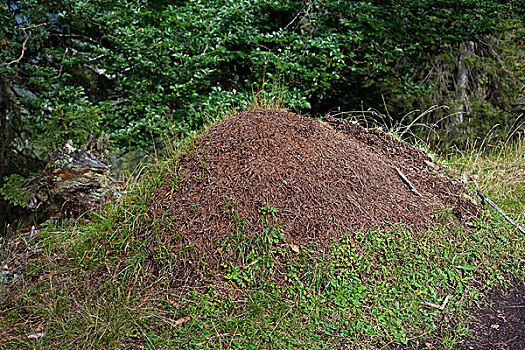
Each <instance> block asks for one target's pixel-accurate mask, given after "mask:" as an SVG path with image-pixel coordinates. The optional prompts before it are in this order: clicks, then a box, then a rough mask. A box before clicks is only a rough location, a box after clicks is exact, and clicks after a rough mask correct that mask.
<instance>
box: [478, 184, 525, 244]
mask: <svg viewBox="0 0 525 350" xmlns="http://www.w3.org/2000/svg"><path fill="white" fill-rule="evenodd" d="M472 182H474V186H476V191H477V192H478V195H479V197H480V198H481V199H482V200H483V201H485V202H487V203H488V204H489V205H490V206H491V207H492V208H494V209H496V210H497V211H498V212H499V213H500V214H501V215H502V216H503V217H504V218H505V219H507V220H508V221H509V222H510V223H511V224H513V225H514V226H516V228H517V229H518V231H520V232H521V233H523V234H524V235H525V229H524V228H523V227H522V226H521V225H520V224H518V223H517V222H516V221H514V220H512V218H511V217H510V216H508V215H507V214H506V213H505V212H504V211H503V210H502V209H501V208H500V207H499V206H498V205H497V204H496V203H494V202H493V201H492V200H490V198H488V197H487V196H485V194H484V193H483V192H482V191H481V189H480V188H479V186H478V183H477V182H476V180H474V179H472Z"/></svg>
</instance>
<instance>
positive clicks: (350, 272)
mask: <svg viewBox="0 0 525 350" xmlns="http://www.w3.org/2000/svg"><path fill="white" fill-rule="evenodd" d="M186 152H191V147H190V148H188V150H187V151H186ZM524 154H525V143H524V142H523V140H518V141H517V142H516V143H515V144H513V145H508V146H506V147H505V148H502V149H498V150H494V151H491V152H487V153H486V154H476V153H466V154H463V155H460V156H455V157H453V158H451V159H450V164H451V166H452V167H454V168H456V169H459V170H461V171H462V172H465V173H468V174H470V175H477V176H478V182H479V183H480V185H481V186H482V187H483V190H484V191H485V193H486V195H488V196H490V197H491V198H492V199H493V200H494V201H496V202H498V203H499V204H500V205H501V206H502V207H503V208H504V210H506V211H507V212H508V213H509V215H512V216H513V217H514V218H515V219H516V220H518V221H521V222H523V221H524V217H523V213H525V198H523V193H525V191H524V190H525V188H524V187H525V177H524V176H523V164H525V162H524V159H523V155H524ZM176 159H177V156H176V155H174V156H173V157H172V159H170V160H168V161H167V162H169V163H170V164H173V162H176ZM166 169H167V167H166V163H161V164H158V165H157V166H153V167H149V168H147V169H146V174H145V175H144V176H143V177H142V178H141V180H140V181H139V182H138V183H137V184H136V185H135V186H134V187H133V188H132V189H131V190H130V191H129V193H128V194H127V196H126V197H125V198H124V199H122V200H121V201H120V202H119V203H117V204H111V205H108V206H107V207H106V208H105V209H104V210H101V211H99V212H97V213H96V214H95V215H94V216H92V217H91V218H86V219H84V220H81V221H80V222H79V224H78V225H77V226H73V227H71V226H69V227H54V226H52V225H48V226H46V227H44V228H43V229H42V230H41V231H39V233H38V234H37V235H35V236H33V237H31V236H30V235H29V234H28V233H19V234H18V236H16V237H13V238H12V239H11V241H10V243H9V244H8V245H7V246H6V247H5V249H4V250H3V251H2V253H1V254H2V256H1V257H2V261H3V262H4V263H5V264H7V265H8V267H9V268H11V269H14V270H16V272H17V273H20V274H22V275H23V278H21V279H19V280H18V281H17V282H16V283H14V284H12V285H0V295H2V299H0V307H1V315H2V318H1V319H0V344H1V345H0V349H2V348H5V349H22V348H34V349H57V348H61V349H90V348H93V349H102V348H103V349H124V348H144V349H262V348H264V349H301V348H304V349H334V348H357V349H382V348H397V347H406V348H416V347H417V346H418V344H419V345H420V344H422V343H424V342H429V343H432V344H433V346H434V347H435V348H444V349H453V348H454V347H455V345H456V344H458V342H461V338H462V337H464V336H466V335H468V320H469V318H468V315H467V314H466V311H465V310H466V308H467V307H469V306H476V305H478V303H481V302H482V301H483V298H482V295H483V293H484V292H486V291H487V290H488V289H489V288H491V287H492V286H496V285H498V284H509V283H511V282H512V281H515V280H516V279H523V276H524V263H525V256H524V254H523V251H524V243H525V237H523V235H521V234H520V233H519V232H518V231H517V230H516V229H515V228H514V227H513V226H512V225H511V224H509V223H508V222H506V221H505V220H504V219H503V218H502V217H501V216H500V215H499V214H498V213H497V212H496V211H494V210H492V209H490V208H487V209H486V210H484V212H483V215H482V217H481V218H480V220H479V221H478V222H476V223H473V226H474V227H473V228H469V229H467V228H464V227H453V228H451V227H437V226H436V227H434V228H432V229H429V230H428V231H426V232H423V233H415V232H412V231H410V230H409V229H407V228H406V227H403V226H401V225H394V226H391V227H383V228H377V229H375V230H371V231H359V232H354V233H346V234H344V235H343V237H342V238H341V239H339V240H338V241H334V242H333V244H332V245H331V246H330V247H329V249H327V250H323V249H321V247H318V246H315V245H312V246H302V247H294V246H292V245H290V242H288V241H287V239H286V237H284V236H283V235H282V233H281V231H280V228H279V225H280V224H281V223H278V222H275V219H274V216H273V214H272V213H273V208H265V210H264V211H261V212H260V220H261V222H262V223H263V226H264V227H265V229H264V231H263V232H261V233H260V234H259V235H255V236H254V235H250V234H249V233H247V232H244V231H243V230H242V223H241V222H239V225H238V228H239V229H238V230H237V231H236V232H231V233H230V235H228V236H227V237H226V238H224V239H223V240H222V241H221V242H220V244H219V246H220V251H219V252H218V253H219V254H221V256H223V257H224V259H223V261H225V262H224V263H223V264H222V265H221V266H220V269H219V270H216V269H213V268H210V267H209V266H208V265H207V263H206V261H205V259H204V260H203V259H199V257H200V258H202V256H203V255H202V254H201V255H199V254H197V253H198V252H197V253H195V252H194V251H193V250H192V248H193V247H192V246H177V245H175V244H174V243H173V242H171V241H169V240H156V237H157V236H158V234H159V233H160V232H162V230H164V229H165V227H164V226H163V225H164V224H163V223H161V222H159V221H158V220H157V218H155V217H152V216H151V214H150V213H149V211H148V208H149V204H148V203H149V199H150V198H151V196H152V195H153V193H154V190H155V188H156V187H157V186H158V184H159V183H160V182H161V181H162V180H163V179H165V178H166V177H167V176H168V175H169V173H168V172H167V171H166ZM173 178H174V179H175V180H173V186H174V191H175V190H176V187H177V183H176V176H175V177H173ZM232 215H234V210H232ZM445 215H446V214H445ZM166 225H169V223H166ZM145 228H147V232H146V233H145V232H144V229H145ZM152 243H155V246H156V247H157V248H156V249H155V250H154V251H153V252H152V250H151V249H149V247H150V246H151V245H152ZM292 248H293V249H292ZM297 248H299V250H298V249H297ZM297 250H298V251H297ZM181 259H183V260H184V261H185V263H186V264H188V266H189V267H188V271H189V272H188V273H191V274H192V276H194V277H195V278H196V279H197V280H199V281H201V282H202V283H201V284H194V285H188V286H187V287H178V288H174V286H172V285H171V284H170V276H172V275H173V274H175V273H179V272H180V271H177V269H178V268H179V267H180V264H179V263H177V261H179V262H180V260H181ZM447 297H448V298H449V299H448V302H447V304H446V305H445V307H444V309H443V310H439V309H436V308H434V307H431V306H428V305H427V304H425V303H432V304H436V305H441V304H442V303H443V301H444V300H445V298H447ZM480 305H481V304H480ZM40 331H41V332H43V333H44V335H43V336H41V337H36V339H28V337H27V335H28V334H36V333H39V332H40Z"/></svg>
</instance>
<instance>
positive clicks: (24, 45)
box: [0, 23, 47, 67]
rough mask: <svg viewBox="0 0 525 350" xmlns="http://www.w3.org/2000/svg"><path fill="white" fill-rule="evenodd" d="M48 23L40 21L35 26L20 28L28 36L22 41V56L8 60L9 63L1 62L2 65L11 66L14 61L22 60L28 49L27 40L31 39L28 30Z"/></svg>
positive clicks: (0, 65)
mask: <svg viewBox="0 0 525 350" xmlns="http://www.w3.org/2000/svg"><path fill="white" fill-rule="evenodd" d="M46 25H47V23H40V24H36V25H34V26H29V27H25V28H20V30H22V32H24V35H25V36H26V38H25V39H24V42H23V43H22V52H21V53H20V57H18V58H17V59H16V60H12V61H11V62H7V63H5V62H4V63H2V64H0V67H2V66H9V65H11V64H13V63H18V62H20V60H21V59H22V58H23V57H24V53H25V51H26V50H27V47H26V44H27V41H28V40H29V34H27V32H26V30H29V29H34V28H38V27H42V26H46Z"/></svg>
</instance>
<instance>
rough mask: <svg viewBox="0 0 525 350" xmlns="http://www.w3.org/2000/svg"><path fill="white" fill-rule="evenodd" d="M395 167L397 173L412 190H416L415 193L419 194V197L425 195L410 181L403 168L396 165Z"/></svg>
mask: <svg viewBox="0 0 525 350" xmlns="http://www.w3.org/2000/svg"><path fill="white" fill-rule="evenodd" d="M394 169H395V170H396V171H397V173H398V174H399V177H401V179H402V180H403V181H404V182H405V183H406V184H407V185H408V187H410V190H411V191H412V192H414V194H416V195H418V196H419V197H423V196H422V195H421V193H419V191H418V190H417V189H416V188H415V187H414V185H413V184H412V182H410V180H409V179H408V178H407V177H406V176H405V174H403V173H402V172H401V170H399V168H397V167H394Z"/></svg>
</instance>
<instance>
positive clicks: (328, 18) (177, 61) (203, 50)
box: [0, 0, 522, 147]
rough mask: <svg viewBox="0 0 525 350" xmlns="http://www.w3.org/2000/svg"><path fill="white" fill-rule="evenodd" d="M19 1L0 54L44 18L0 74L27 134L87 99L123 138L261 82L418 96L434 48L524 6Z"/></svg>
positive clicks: (474, 33) (347, 95) (376, 100)
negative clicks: (17, 101)
mask: <svg viewBox="0 0 525 350" xmlns="http://www.w3.org/2000/svg"><path fill="white" fill-rule="evenodd" d="M10 3H11V2H10ZM13 4H14V3H13ZM16 5H17V7H18V9H19V11H20V15H19V16H18V17H17V18H19V19H20V18H22V19H24V21H23V23H19V24H18V25H17V23H16V21H15V16H14V15H13V10H12V7H10V8H11V13H10V12H9V11H6V10H5V9H4V10H2V16H3V18H4V19H5V20H6V23H9V25H8V26H6V28H5V29H2V30H1V35H2V38H5V39H4V40H3V41H2V44H1V45H2V54H1V56H0V60H1V61H3V62H9V61H11V60H13V59H14V58H17V57H18V56H19V55H20V53H21V43H22V41H23V40H24V39H25V37H24V36H23V35H22V33H21V31H20V29H19V27H21V26H24V27H28V26H30V25H36V24H40V23H44V22H45V23H47V25H45V26H42V27H39V28H34V29H30V30H28V31H27V32H28V33H29V38H28V41H27V44H26V46H27V48H28V49H27V50H26V51H25V52H24V58H23V59H22V60H21V61H20V62H19V63H15V64H12V65H9V66H4V67H3V70H2V74H7V75H8V76H10V79H11V80H12V81H13V82H14V83H15V84H19V85H20V86H22V87H23V88H25V89H27V91H31V95H30V96H26V97H28V98H26V99H23V98H21V100H23V101H21V102H23V103H24V105H26V106H27V107H28V120H27V122H28V125H30V126H31V128H33V130H34V132H35V133H36V134H41V133H44V132H45V134H44V135H45V136H44V137H47V135H49V134H48V133H49V132H50V131H51V130H53V129H54V128H55V124H56V123H55V122H54V121H53V119H56V116H57V113H58V114H59V115H60V114H61V113H62V112H57V111H56V109H58V108H61V107H59V106H64V103H67V104H68V105H69V107H68V108H70V109H71V110H77V111H78V110H83V111H85V112H86V113H89V111H90V108H91V106H93V107H97V110H100V111H101V113H100V117H101V120H100V124H99V125H98V128H97V127H95V124H96V123H94V125H91V126H90V127H93V128H94V130H92V131H93V132H95V131H97V129H105V130H107V131H109V132H110V133H111V134H112V136H113V138H114V139H115V140H116V141H119V143H120V145H121V146H128V145H130V144H131V145H135V146H138V147H144V146H146V145H147V144H149V143H150V142H151V141H152V139H154V138H155V137H156V136H158V135H163V134H166V133H167V132H168V131H175V132H184V131H185V130H188V129H195V128H198V127H199V126H200V125H202V123H203V121H204V120H205V119H206V118H207V117H208V116H209V115H214V114H216V113H217V112H218V111H219V110H221V109H222V108H223V107H224V106H228V105H231V104H232V103H233V104H239V103H242V102H241V101H244V100H246V99H247V98H248V97H249V96H250V95H251V94H252V93H253V91H254V90H255V91H257V90H259V89H261V88H265V89H269V90H273V89H275V86H278V89H280V90H283V91H284V92H285V93H284V100H285V101H284V102H285V103H286V104H287V105H288V106H289V107H290V108H298V109H302V110H303V111H311V112H314V113H316V112H325V111H326V110H328V109H330V108H332V107H336V106H341V107H343V109H355V108H356V107H358V106H359V104H360V101H365V102H366V104H367V105H372V106H374V105H375V106H380V105H381V104H382V103H381V94H384V92H385V91H381V86H382V84H381V81H382V80H384V79H388V80H391V81H392V82H393V85H394V88H395V89H397V91H399V93H401V94H408V95H410V96H416V97H419V96H422V95H424V94H426V93H427V92H428V91H430V90H431V89H432V88H433V84H432V83H433V82H432V81H430V80H429V81H426V82H424V83H423V84H419V83H416V82H415V81H414V79H413V77H411V75H412V74H413V73H414V72H416V71H421V67H423V66H424V64H425V63H427V62H429V60H430V59H431V58H432V57H433V56H434V55H437V54H441V53H443V52H447V51H450V50H451V48H453V47H456V46H457V45H458V44H459V43H461V42H465V41H468V40H474V39H476V38H479V37H481V36H482V35H486V34H489V33H493V32H495V31H497V30H498V23H500V21H501V20H502V19H504V18H506V17H513V16H522V13H521V12H520V11H521V10H520V9H519V6H518V4H517V2H508V3H506V4H502V3H500V2H497V1H482V2H479V1H470V0H469V1H462V2H458V1H440V2H439V3H436V2H435V1H429V0H427V1H419V0H418V1H415V0H404V1H396V2H392V1H371V2H370V1H366V2H365V1H345V0H334V1H316V2H303V1H293V0H287V1H258V0H244V1H235V2H230V1H227V2H224V1H219V0H211V1H208V0H207V1H203V0H201V1H179V2H176V3H171V2H166V1H146V0H140V1H125V0H118V1H117V0H112V1H98V0H91V1H83V2H78V1H68V0H61V1H43V2H42V1H38V2H36V1H31V0H25V1H19V2H17V3H16ZM82 88H83V90H82ZM74 91H77V92H78V93H79V94H82V92H83V91H84V92H85V95H79V96H82V97H83V98H79V99H78V104H79V106H78V107H74V106H72V105H71V101H70V99H69V97H70V96H71V93H72V92H74ZM64 92H65V93H64ZM388 95H390V96H393V94H388ZM68 96H69V97H68ZM84 97H85V98H84ZM64 99H65V101H64ZM232 101H233V102H232ZM395 102H396V101H393V104H394V105H395ZM73 103H76V102H74V101H73ZM86 104H89V105H90V107H89V108H88V109H85V106H86ZM400 112H406V109H404V110H401V108H400ZM96 114H97V113H96ZM46 124H49V125H48V126H47V127H46V126H45V125H46ZM61 125H62V124H61ZM62 126H63V125H62ZM62 126H59V129H60V128H61V127H62ZM80 135H84V133H83V132H81V133H80ZM71 136H75V135H71ZM82 137H83V136H82Z"/></svg>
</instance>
